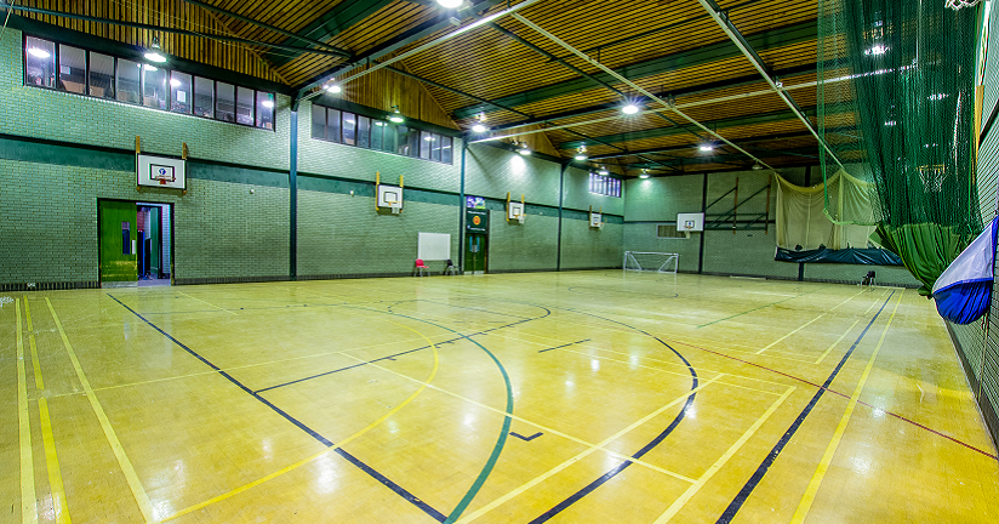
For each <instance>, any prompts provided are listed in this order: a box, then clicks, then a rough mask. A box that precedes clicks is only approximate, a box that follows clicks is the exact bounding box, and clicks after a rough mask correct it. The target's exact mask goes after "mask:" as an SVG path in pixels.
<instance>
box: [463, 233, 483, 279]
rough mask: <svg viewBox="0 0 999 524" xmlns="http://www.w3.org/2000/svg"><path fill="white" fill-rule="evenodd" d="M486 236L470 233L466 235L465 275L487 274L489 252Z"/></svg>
mask: <svg viewBox="0 0 999 524" xmlns="http://www.w3.org/2000/svg"><path fill="white" fill-rule="evenodd" d="M486 238H487V237H486V235H484V234H481V233H468V234H467V235H465V273H485V272H486V261H487V255H488V252H489V249H488V246H489V244H488V242H487V241H486Z"/></svg>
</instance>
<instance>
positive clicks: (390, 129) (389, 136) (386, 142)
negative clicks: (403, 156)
mask: <svg viewBox="0 0 999 524" xmlns="http://www.w3.org/2000/svg"><path fill="white" fill-rule="evenodd" d="M382 124H383V126H382V151H387V152H389V153H395V152H396V150H395V148H396V144H397V139H398V137H396V135H395V134H396V128H395V126H393V125H391V124H389V123H388V122H382Z"/></svg>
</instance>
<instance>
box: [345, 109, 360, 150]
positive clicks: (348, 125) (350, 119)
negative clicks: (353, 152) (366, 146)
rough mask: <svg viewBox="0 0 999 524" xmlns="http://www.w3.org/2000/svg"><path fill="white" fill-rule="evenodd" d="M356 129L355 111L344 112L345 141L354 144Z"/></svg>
mask: <svg viewBox="0 0 999 524" xmlns="http://www.w3.org/2000/svg"><path fill="white" fill-rule="evenodd" d="M355 129H357V116H355V115H354V113H348V112H346V111H344V112H343V143H344V144H350V145H354V143H355V142H356V140H355V132H354V131H355Z"/></svg>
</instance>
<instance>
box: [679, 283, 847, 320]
mask: <svg viewBox="0 0 999 524" xmlns="http://www.w3.org/2000/svg"><path fill="white" fill-rule="evenodd" d="M827 287H829V286H822V287H820V288H819V289H815V290H812V291H809V292H808V293H802V294H800V295H795V296H793V297H788V298H785V299H784V300H778V301H777V302H771V303H769V304H767V305H765V306H760V307H758V308H753V309H750V310H749V311H743V312H742V313H736V314H734V315H732V316H730V317H725V318H719V319H718V320H715V321H712V322H708V323H707V324H701V325H700V326H697V329H701V328H702V327H705V326H710V325H711V324H717V323H719V322H724V321H726V320H729V319H733V318H735V317H741V316H742V315H746V314H749V313H752V312H753V311H759V310H761V309H764V308H768V307H770V306H773V305H775V304H780V303H781V302H787V301H788V300H794V299H796V298H800V297H803V296H805V295H810V294H812V293H815V292H817V291H821V290H823V289H825V288H827Z"/></svg>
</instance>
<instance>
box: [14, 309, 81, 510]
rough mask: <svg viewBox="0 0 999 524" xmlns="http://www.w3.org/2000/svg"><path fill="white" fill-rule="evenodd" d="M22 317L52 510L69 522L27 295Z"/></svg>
mask: <svg viewBox="0 0 999 524" xmlns="http://www.w3.org/2000/svg"><path fill="white" fill-rule="evenodd" d="M24 317H25V319H26V320H27V322H28V346H29V347H30V349H31V361H32V363H33V365H34V367H35V389H36V390H37V391H39V392H40V394H41V395H42V396H41V397H40V398H39V399H38V416H39V421H40V423H41V427H42V445H43V446H44V449H45V466H46V468H47V469H48V473H49V488H50V490H51V491H52V510H53V511H54V512H55V514H56V522H59V523H60V524H69V523H70V522H71V520H70V518H69V506H68V505H67V503H66V489H65V488H64V487H63V483H62V471H61V470H60V469H59V455H58V453H56V447H55V435H54V434H53V432H52V420H51V418H50V416H49V403H48V400H46V398H45V396H44V395H45V392H44V389H45V381H43V380H42V367H41V365H40V364H39V360H38V345H37V344H36V343H35V333H34V331H35V328H34V326H33V325H32V323H31V308H30V307H29V306H28V297H27V296H25V297H24Z"/></svg>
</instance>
